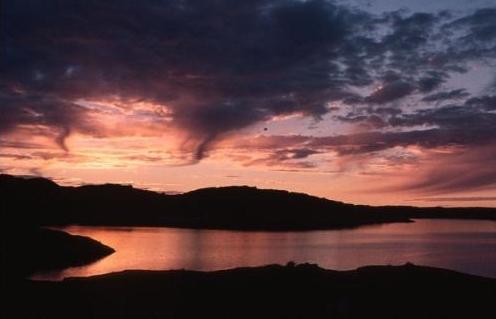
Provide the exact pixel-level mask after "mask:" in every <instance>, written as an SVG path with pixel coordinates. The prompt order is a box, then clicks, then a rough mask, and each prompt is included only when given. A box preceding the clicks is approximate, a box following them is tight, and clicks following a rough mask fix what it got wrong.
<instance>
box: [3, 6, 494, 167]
mask: <svg viewBox="0 0 496 319" xmlns="http://www.w3.org/2000/svg"><path fill="white" fill-rule="evenodd" d="M494 11H495V9H483V10H479V11H477V12H474V13H472V14H469V15H467V16H465V17H458V18H452V17H451V16H450V15H449V14H447V13H446V12H442V13H435V14H428V13H412V14H408V13H404V12H393V13H386V14H383V15H378V16H376V15H372V14H369V13H367V12H363V11H358V10H356V9H351V8H347V7H343V6H338V5H335V4H333V3H332V2H330V1H324V0H322V1H319V0H315V1H297V0H281V1H275V0H254V1H227V0H225V1H199V0H198V1H195V0H181V1H179V0H178V1H159V0H156V1H131V0H119V1H117V0H115V1H96V0H87V1H75V0H67V1H55V0H53V1H50V0H45V1H27V0H17V1H13V0H11V1H4V3H3V10H2V19H1V22H0V23H1V24H2V25H1V26H2V33H1V40H2V41H1V43H2V57H1V60H0V71H1V75H0V87H1V88H2V92H3V93H1V95H0V112H1V114H2V116H1V117H0V134H5V133H7V132H10V131H12V130H13V129H15V128H18V127H20V126H25V125H42V126H45V127H48V128H49V129H50V132H51V134H52V135H53V136H54V139H55V141H56V142H57V143H58V144H59V145H60V147H62V148H66V146H65V138H66V137H67V136H68V135H69V134H71V133H72V132H80V133H84V134H88V135H93V136H104V135H105V132H102V130H101V129H100V128H99V127H98V126H97V124H95V123H93V122H92V121H91V114H90V112H89V111H88V110H87V109H85V108H83V107H81V106H79V105H77V104H76V103H75V101H77V100H78V99H86V100H99V99H105V98H107V97H114V98H116V99H119V101H121V102H122V103H124V104H126V103H127V104H130V105H132V103H133V102H151V103H157V104H160V105H166V106H167V108H168V109H169V110H170V112H171V114H170V116H171V118H172V122H171V123H170V126H173V127H175V128H178V129H180V130H183V131H185V132H187V136H188V138H187V141H186V142H185V144H187V145H188V146H189V147H191V153H192V156H193V159H194V160H195V161H197V160H201V159H202V158H203V157H204V156H206V155H207V154H208V151H209V149H210V148H211V147H212V145H213V144H214V143H215V141H217V140H218V139H221V138H223V137H225V136H226V134H229V133H231V132H236V131H237V130H239V129H241V128H245V127H248V126H250V125H252V124H255V123H257V122H261V121H266V120H268V119H270V118H272V117H274V116H278V115H288V114H293V113H299V114H303V115H305V116H310V117H313V118H315V119H320V118H321V117H322V116H323V115H324V114H326V113H327V112H329V110H330V109H331V108H330V107H329V106H328V103H329V102H333V101H343V102H345V103H347V104H350V105H355V104H356V105H361V106H369V107H372V108H370V110H372V111H371V112H369V113H367V112H365V113H364V114H350V115H348V116H342V117H340V118H338V119H341V120H342V121H347V122H365V123H368V124H367V125H368V126H369V127H371V128H373V129H377V128H384V127H387V126H388V125H392V126H394V127H396V128H398V127H401V126H404V127H407V128H408V127H411V126H413V125H417V124H414V123H419V124H418V125H421V124H422V123H425V124H432V125H440V126H441V127H440V128H439V130H440V131H441V132H445V131H446V130H452V129H454V127H455V126H456V121H460V122H465V119H464V116H465V115H468V116H469V119H468V122H470V123H475V122H474V121H475V117H477V119H480V118H481V116H482V115H481V116H479V115H480V114H477V115H475V114H471V113H470V114H465V115H463V116H456V114H460V112H461V111H460V110H459V109H457V110H456V111H452V112H454V113H449V112H450V111H449V110H447V109H444V111H443V114H444V115H441V114H440V113H438V112H434V111H432V112H431V113H429V112H424V113H418V114H417V113H415V114H414V115H408V114H405V115H402V114H399V113H401V112H402V109H401V108H396V109H397V111H395V112H390V113H388V114H385V113H379V110H386V109H388V108H390V106H389V105H390V104H394V102H401V101H403V99H404V98H407V97H412V96H415V95H419V96H420V98H419V99H422V98H424V99H426V100H425V101H427V102H428V101H434V100H436V101H438V100H441V99H444V98H446V99H448V98H451V99H452V98H454V97H455V95H456V97H457V98H461V97H463V96H464V92H461V91H460V92H458V93H457V94H458V95H457V94H455V93H453V91H451V92H449V91H446V92H447V93H446V92H444V91H442V92H438V90H439V89H440V88H441V87H442V86H443V85H444V84H445V83H446V81H447V80H448V79H449V76H450V74H451V73H453V72H465V71H466V67H467V66H466V63H467V61H472V60H474V59H479V58H481V57H484V58H488V57H493V56H494V55H495V54H494V52H493V51H491V49H492V48H494V36H493V32H494V28H495V22H494V21H495V20H494V19H493V17H494ZM437 44H439V45H437ZM375 84H381V85H382V87H381V88H380V89H377V90H376V91H374V92H373V93H371V94H364V95H363V96H362V95H361V94H359V93H357V92H358V91H357V89H363V88H367V86H370V85H375ZM425 94H429V96H427V97H424V95H425ZM443 94H444V95H443ZM446 94H447V95H448V97H446ZM450 94H451V95H450ZM481 99H482V97H481ZM467 103H468V102H467ZM471 103H472V104H476V103H479V104H484V105H488V103H489V102H486V101H485V100H484V101H482V100H481V101H477V100H472V102H471ZM492 105H493V104H492ZM492 107H493V106H491V105H489V106H486V108H485V110H492V109H493V108H492ZM477 109H479V107H477ZM94 112H96V111H94ZM450 116H452V117H453V118H451V117H450ZM429 117H430V118H431V119H430V120H429V119H428V118H429ZM472 117H474V118H472ZM488 118H490V119H489V120H487V119H486V120H482V121H483V122H484V121H492V116H488ZM448 122H449V123H450V124H449V125H448ZM461 125H464V124H461ZM474 125H475V124H474ZM487 127H488V126H487V125H483V128H484V129H486V128H487ZM450 132H451V131H450ZM381 134H383V133H381ZM384 134H385V135H384V136H385V137H384V138H386V141H385V142H384V143H383V145H386V146H384V147H382V146H379V144H374V143H372V146H369V147H368V149H371V150H374V149H379V148H382V149H385V148H386V147H387V146H388V145H395V144H400V145H406V143H408V142H410V141H411V142H412V143H416V139H415V138H413V137H415V136H417V135H418V136H420V135H422V136H425V138H428V134H429V133H428V132H424V133H417V132H413V133H401V134H400V133H397V134H400V135H399V136H403V137H404V140H402V141H399V140H398V141H397V142H395V141H396V139H392V141H390V140H388V138H390V137H387V136H390V135H388V134H393V133H384ZM394 134H396V133H394ZM402 134H403V135H402ZM409 134H410V135H409ZM450 134H451V133H450ZM391 136H392V135H391ZM394 136H396V135H394ZM423 138H424V137H423ZM430 138H441V141H444V140H445V139H443V138H442V137H439V136H431V137H430ZM418 139H420V137H418ZM418 139H417V142H418ZM422 141H423V142H422V143H424V144H426V145H427V144H428V141H427V140H425V141H424V140H422ZM431 143H434V144H436V142H434V141H432V142H431ZM358 149H359V150H360V149H363V150H366V149H367V147H366V146H361V147H358ZM314 151H317V150H314ZM351 151H353V150H351ZM343 152H344V150H343ZM295 154H296V153H294V154H293V155H295ZM300 155H301V154H300ZM303 155H304V154H303ZM309 155H310V154H309ZM287 156H291V154H287ZM283 158H284V156H283Z"/></svg>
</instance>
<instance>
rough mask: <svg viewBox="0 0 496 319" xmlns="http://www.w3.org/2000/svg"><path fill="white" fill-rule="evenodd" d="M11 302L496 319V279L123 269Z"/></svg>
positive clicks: (115, 314)
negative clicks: (122, 270)
mask: <svg viewBox="0 0 496 319" xmlns="http://www.w3.org/2000/svg"><path fill="white" fill-rule="evenodd" d="M7 296H8V297H7V303H6V307H4V308H3V310H2V312H3V315H2V318H86V319H87V318H105V319H108V318H250V319H252V318H271V319H274V318H416V319H418V318H496V307H495V304H494V302H495V301H496V279H489V278H482V277H477V276H471V275H465V274H460V273H456V272H453V271H448V270H442V269H435V268H427V267H418V266H413V265H405V266H394V267H393V266H373V267H364V268H359V269H357V270H354V271H346V272H338V271H332V270H324V269H321V268H319V267H318V266H316V265H308V264H305V265H298V266H294V265H287V266H276V265H272V266H265V267H258V268H241V269H233V270H225V271H217V272H193V271H124V272H120V273H113V274H108V275H102V276H96V277H90V278H77V279H68V280H65V281H63V282H33V281H27V280H25V281H21V282H19V283H17V285H16V288H13V289H10V293H9V294H8V295H7ZM4 300H5V299H4Z"/></svg>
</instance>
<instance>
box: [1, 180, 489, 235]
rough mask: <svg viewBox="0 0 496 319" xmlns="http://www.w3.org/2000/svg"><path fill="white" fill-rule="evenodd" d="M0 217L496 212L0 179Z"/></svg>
mask: <svg viewBox="0 0 496 319" xmlns="http://www.w3.org/2000/svg"><path fill="white" fill-rule="evenodd" d="M0 193H1V194H2V201H1V202H0V212H1V220H2V222H3V223H4V224H8V225H20V226H22V227H24V226H25V225H26V223H28V222H29V223H31V224H33V225H37V226H40V225H41V226H55V225H69V224H79V225H106V226H171V227H186V228H211V229H212V228H213V229H236V230H269V231H287V230H311V229H338V228H350V227H357V226H361V225H368V224H376V223H389V222H408V221H411V219H412V218H462V219H487V220H496V208H439V207H434V208H418V207H409V206H382V207H379V206H366V205H353V204H347V203H342V202H337V201H332V200H328V199H325V198H318V197H314V196H310V195H307V194H302V193H292V192H287V191H281V190H267V189H257V188H255V187H247V186H232V187H221V188H205V189H199V190H196V191H192V192H188V193H184V194H178V195H167V194H161V193H156V192H151V191H146V190H141V189H135V188H133V187H131V186H124V185H112V184H105V185H86V186H80V187H63V186H59V185H57V184H56V183H54V182H52V181H50V180H48V179H44V178H28V179H27V178H21V177H15V176H10V175H1V174H0Z"/></svg>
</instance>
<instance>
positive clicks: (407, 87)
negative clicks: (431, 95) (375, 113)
mask: <svg viewBox="0 0 496 319" xmlns="http://www.w3.org/2000/svg"><path fill="white" fill-rule="evenodd" d="M413 90H414V87H413V86H412V85H411V84H409V83H407V82H403V81H401V80H398V81H394V82H391V83H387V84H385V85H384V86H383V87H381V88H380V89H378V90H377V91H375V92H374V93H372V94H371V95H370V96H368V97H367V98H366V99H365V101H366V102H369V103H373V104H385V103H388V102H392V101H395V100H398V99H401V98H402V97H405V96H407V95H409V94H410V93H412V92H413Z"/></svg>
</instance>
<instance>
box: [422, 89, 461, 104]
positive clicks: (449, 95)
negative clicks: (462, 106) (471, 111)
mask: <svg viewBox="0 0 496 319" xmlns="http://www.w3.org/2000/svg"><path fill="white" fill-rule="evenodd" d="M469 95H470V94H469V93H468V92H467V91H466V90H465V89H457V90H451V91H443V92H438V93H435V94H431V95H427V96H425V97H424V98H422V101H424V102H438V101H444V100H458V99H462V98H465V97H467V96H469Z"/></svg>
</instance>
